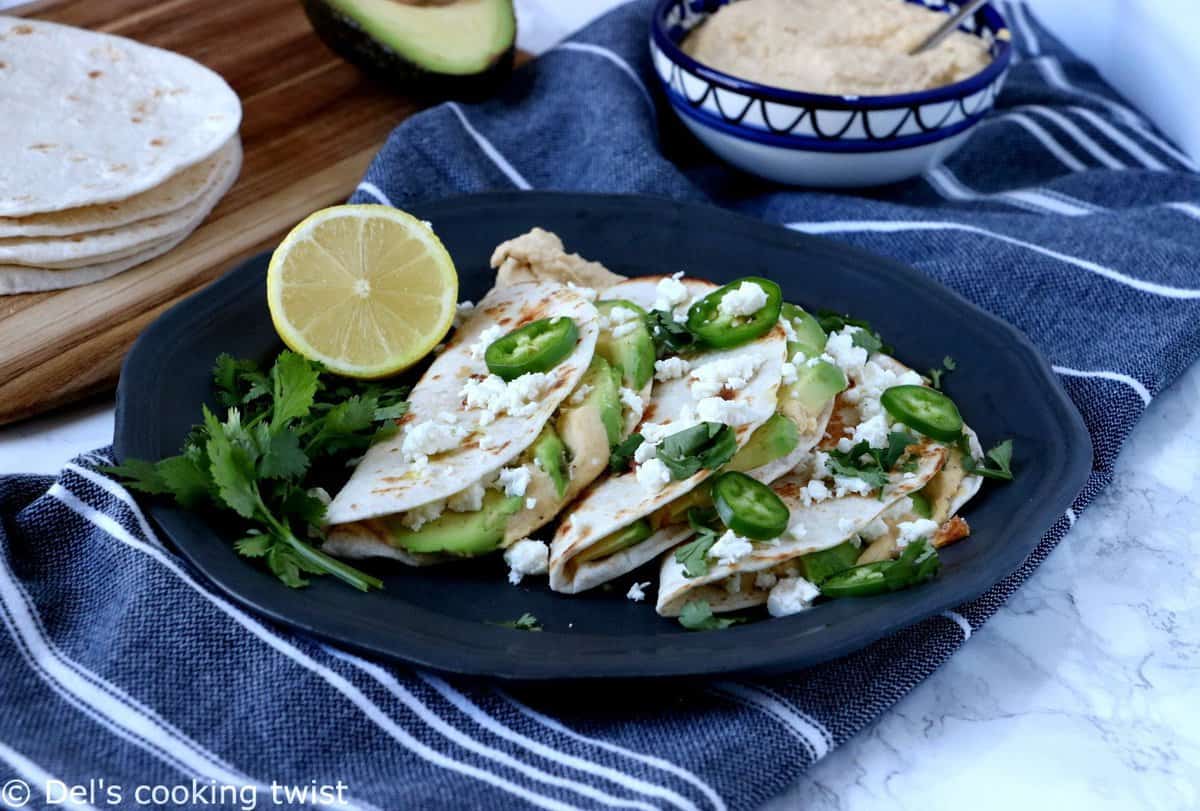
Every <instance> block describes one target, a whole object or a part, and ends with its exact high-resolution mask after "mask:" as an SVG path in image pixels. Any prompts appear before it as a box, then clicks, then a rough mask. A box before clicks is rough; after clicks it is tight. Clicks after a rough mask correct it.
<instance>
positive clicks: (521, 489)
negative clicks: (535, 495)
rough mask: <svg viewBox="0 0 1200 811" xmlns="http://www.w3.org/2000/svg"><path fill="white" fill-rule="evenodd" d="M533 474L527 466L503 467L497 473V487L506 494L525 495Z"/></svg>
mask: <svg viewBox="0 0 1200 811" xmlns="http://www.w3.org/2000/svg"><path fill="white" fill-rule="evenodd" d="M532 478H533V474H532V473H530V472H529V468H527V467H502V468H500V472H499V473H498V474H497V475H496V489H498V490H503V491H504V495H506V496H510V497H511V496H523V495H525V490H526V489H527V488H528V487H529V481H530V479H532Z"/></svg>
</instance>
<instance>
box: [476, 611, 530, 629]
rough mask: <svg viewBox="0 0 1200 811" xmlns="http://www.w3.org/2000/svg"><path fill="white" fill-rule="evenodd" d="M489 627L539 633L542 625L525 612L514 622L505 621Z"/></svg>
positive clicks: (494, 623)
mask: <svg viewBox="0 0 1200 811" xmlns="http://www.w3.org/2000/svg"><path fill="white" fill-rule="evenodd" d="M489 624H491V625H499V626H500V627H501V628H512V629H513V630H515V631H540V630H542V624H541V623H540V622H538V618H537V617H535V616H534V615H533V614H530V613H529V612H528V611H526V612H525V613H524V614H522V615H521V616H519V617H517V618H516V619H515V620H506V621H504V622H493V623H489Z"/></svg>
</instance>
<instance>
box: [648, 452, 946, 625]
mask: <svg viewBox="0 0 1200 811" xmlns="http://www.w3.org/2000/svg"><path fill="white" fill-rule="evenodd" d="M916 453H917V459H918V464H917V469H916V471H914V476H913V477H912V478H911V479H906V478H905V474H903V473H900V472H896V473H893V474H891V475H890V476H889V477H888V478H889V482H888V485H887V486H886V487H884V488H883V493H882V497H880V496H879V495H876V494H870V495H865V496H863V495H853V494H851V495H846V496H843V497H841V498H831V499H828V500H826V501H819V502H815V503H813V504H811V505H808V506H805V505H804V504H803V502H802V501H801V500H800V492H801V489H802V488H803V487H804V486H805V485H806V484H808V481H809V477H808V476H807V475H802V474H789V475H787V476H785V477H783V478H782V479H779V480H777V481H776V482H775V483H774V484H773V485H772V486H771V489H773V490H774V491H775V493H776V494H777V495H778V496H779V497H780V498H781V499H783V502H784V503H785V504H787V506H788V509H789V511H790V512H791V519H790V521H789V523H788V528H789V531H790V530H791V528H792V527H794V526H797V525H801V526H803V527H804V528H805V530H806V532H805V534H804V537H802V538H799V539H794V538H791V537H790V536H789V535H788V534H786V533H785V534H784V536H783V538H781V539H780V540H779V541H778V542H776V543H773V544H755V547H754V551H753V552H752V553H751V554H750V555H748V556H747V557H744V558H742V559H741V560H739V561H737V562H735V563H732V564H725V565H718V564H716V562H715V561H714V562H712V563H710V565H709V569H708V573H707V574H705V575H701V576H700V577H693V578H689V577H686V576H685V574H684V568H683V564H682V563H679V562H678V561H676V560H675V555H674V554H671V553H668V554H666V555H664V556H663V561H662V570H661V572H660V574H659V586H658V604H657V610H658V613H659V614H661V615H662V616H664V617H677V616H679V612H680V611H681V610H682V609H683V606H684V604H685V603H687V602H689V601H691V600H706V601H708V604H709V606H710V607H711V608H712V610H713V611H714V612H720V611H736V610H738V609H740V608H748V607H749V606H752V605H761V604H763V603H765V602H766V601H767V597H768V595H769V593H770V592H769V591H768V590H766V589H757V588H754V587H753V583H752V582H743V584H742V589H741V590H740V591H738V592H735V593H730V592H729V591H728V590H726V588H725V587H724V582H725V581H726V579H728V578H729V577H731V576H733V575H738V576H743V580H744V581H750V580H752V578H745V577H744V575H747V574H757V573H758V572H762V571H767V570H770V569H773V568H774V567H776V566H778V565H779V564H781V563H785V562H787V561H789V560H795V559H796V558H798V557H800V556H801V555H807V554H809V553H810V552H817V551H820V550H822V549H829V548H831V547H834V546H837V545H838V544H840V543H842V542H843V541H845V540H847V539H848V538H851V537H853V536H854V535H855V534H857V533H858V532H860V531H861V530H862V529H863V528H865V527H866V526H867V525H868V524H870V523H871V522H872V521H874V520H875V519H876V518H877V517H878V516H879V514H880V513H882V512H884V511H885V510H886V509H887V508H888V507H890V506H892V505H893V504H895V503H896V502H897V501H899V500H900V499H902V498H905V497H906V496H909V495H911V494H912V493H915V492H916V491H917V490H920V489H921V488H922V487H924V486H925V484H926V483H927V482H928V481H929V480H930V479H932V478H933V477H934V475H936V474H937V472H938V470H940V469H941V467H942V465H943V464H944V463H945V460H946V455H947V454H948V453H949V451H948V450H947V449H946V447H945V446H944V445H939V444H937V443H935V442H932V441H930V440H923V441H922V442H921V444H920V450H919V451H917V452H916Z"/></svg>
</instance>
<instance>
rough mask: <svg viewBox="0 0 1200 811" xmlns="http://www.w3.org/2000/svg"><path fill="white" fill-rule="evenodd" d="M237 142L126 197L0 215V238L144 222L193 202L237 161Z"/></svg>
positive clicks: (73, 232)
mask: <svg viewBox="0 0 1200 811" xmlns="http://www.w3.org/2000/svg"><path fill="white" fill-rule="evenodd" d="M241 159H242V158H241V142H240V141H239V140H238V139H237V137H236V136H235V137H233V138H231V139H229V141H228V142H227V143H226V144H225V145H224V146H223V147H221V149H220V151H218V152H217V154H215V155H213V156H212V157H211V158H207V159H205V160H203V161H201V162H200V163H197V164H196V165H195V166H189V167H188V168H187V169H184V170H183V171H182V172H179V173H178V174H176V175H173V176H171V177H169V178H167V180H166V181H164V182H163V184H162V185H160V186H155V187H154V188H152V189H149V190H147V191H144V192H142V193H141V194H137V195H134V196H133V197H130V198H128V199H126V200H114V201H112V202H110V203H101V204H99V205H94V206H83V207H81V208H69V209H66V210H64V211H54V212H50V213H46V214H32V215H30V216H28V217H0V240H6V239H11V238H13V237H70V236H75V235H76V234H88V233H92V232H94V231H105V230H108V229H112V228H120V227H121V226H123V225H129V224H130V223H135V222H136V223H144V222H146V221H147V220H150V219H152V218H156V217H161V216H162V215H164V214H171V213H173V212H176V211H180V210H181V209H184V208H187V207H188V206H191V205H192V204H194V203H197V202H198V201H199V200H200V198H201V197H202V196H203V195H204V193H205V192H207V191H208V190H209V189H211V188H212V187H213V186H215V185H217V183H218V182H219V181H220V180H221V179H222V178H223V177H225V175H226V174H227V169H226V168H225V167H226V164H227V163H229V162H230V161H234V162H237V163H240V162H241Z"/></svg>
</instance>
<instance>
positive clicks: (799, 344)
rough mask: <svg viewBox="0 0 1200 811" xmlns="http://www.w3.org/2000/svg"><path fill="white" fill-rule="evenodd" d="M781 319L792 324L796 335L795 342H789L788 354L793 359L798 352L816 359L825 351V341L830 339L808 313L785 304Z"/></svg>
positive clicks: (792, 305)
mask: <svg viewBox="0 0 1200 811" xmlns="http://www.w3.org/2000/svg"><path fill="white" fill-rule="evenodd" d="M780 318H786V319H787V320H788V321H790V322H791V324H792V329H793V330H794V331H795V333H796V339H795V340H794V341H788V345H787V353H788V358H789V359H791V357H792V356H793V355H795V354H796V353H797V352H803V353H804V356H805V357H808V358H815V357H818V356H820V354H821V353H822V352H824V351H825V340H826V339H827V338H828V337H829V336H827V335H826V334H825V330H823V329H821V325H820V324H819V323H818V322H817V319H815V318H813V317H812V316H811V315H809V314H808V313H806V312H805V311H804V309H803V308H802V307H800V306H799V305H796V304H788V303H786V302H785V303H784V305H783V309H782V310H781V311H780Z"/></svg>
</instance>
